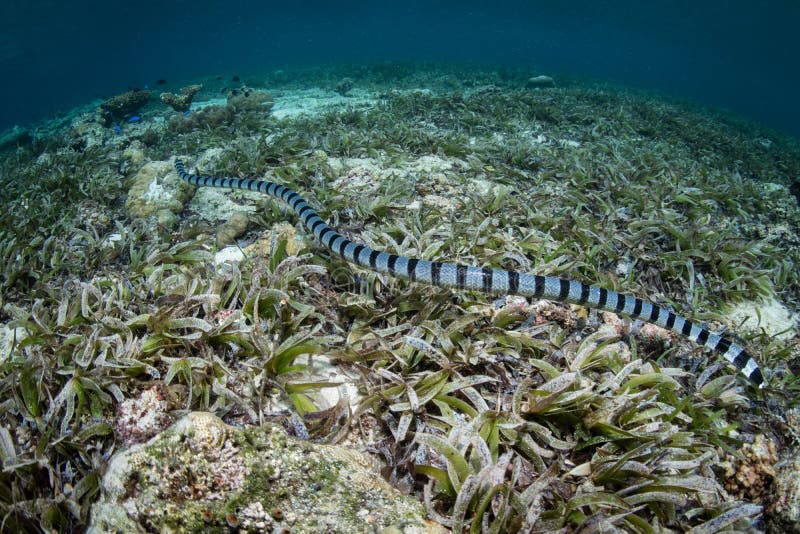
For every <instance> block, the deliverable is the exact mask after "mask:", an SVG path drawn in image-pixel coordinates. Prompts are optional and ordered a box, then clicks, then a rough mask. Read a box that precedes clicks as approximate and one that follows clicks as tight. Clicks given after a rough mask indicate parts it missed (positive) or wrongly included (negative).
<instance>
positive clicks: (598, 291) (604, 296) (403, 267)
mask: <svg viewBox="0 0 800 534" xmlns="http://www.w3.org/2000/svg"><path fill="white" fill-rule="evenodd" d="M175 170H176V171H178V175H179V176H180V177H181V178H182V179H183V180H185V181H187V182H189V183H190V184H192V185H199V186H207V187H223V188H230V189H244V190H247V191H260V192H261V193H266V194H267V195H270V196H273V197H276V198H279V199H281V200H283V201H284V202H286V203H287V204H289V206H291V207H292V209H293V210H294V211H295V212H296V213H297V215H298V216H299V217H300V219H301V220H302V221H303V224H305V225H306V228H308V230H309V231H310V232H311V233H312V234H314V236H315V237H316V238H317V239H318V240H319V241H320V242H321V243H322V244H323V245H324V246H325V247H327V248H328V249H329V250H330V251H331V252H333V253H334V254H337V255H339V256H341V257H342V258H344V259H345V260H347V261H349V262H352V263H355V264H358V265H360V266H362V267H365V268H367V269H371V270H373V271H377V272H379V273H384V274H388V275H391V276H395V277H398V278H403V279H405V280H411V281H415V282H424V283H427V284H432V285H435V286H440V287H454V288H458V289H471V290H475V291H482V292H484V293H498V294H508V295H521V296H524V297H534V298H543V299H550V300H557V301H559V302H571V303H574V304H580V305H586V306H590V307H593V308H599V309H601V310H608V311H612V312H616V313H622V314H625V315H627V316H629V317H632V318H640V319H642V320H644V321H647V322H649V323H652V324H656V325H658V326H661V327H663V328H667V329H668V330H672V331H673V332H677V333H678V334H681V335H683V336H686V337H688V338H689V339H691V340H692V341H694V342H695V343H697V344H699V345H702V346H704V347H706V348H708V349H711V350H713V351H715V352H717V353H718V354H720V355H721V356H722V357H723V358H724V359H725V360H727V361H728V362H730V363H732V364H733V365H734V366H735V367H736V368H737V369H739V370H740V371H741V372H742V373H743V374H744V375H745V376H746V377H748V378H749V379H750V380H752V381H753V382H754V383H755V384H756V385H757V386H759V387H760V388H763V387H764V386H765V385H766V383H765V382H764V378H763V376H762V375H761V370H760V369H759V367H758V363H757V362H756V360H755V359H754V358H753V357H752V356H750V355H749V354H748V353H747V352H746V351H745V350H744V349H743V348H742V347H741V346H740V345H738V344H737V343H735V342H733V341H731V340H730V339H728V338H726V337H723V336H721V335H719V334H715V333H714V332H711V331H710V330H707V329H706V328H703V327H701V326H698V325H696V324H694V323H692V322H691V321H689V320H688V319H686V318H684V317H681V316H680V315H676V314H675V313H673V312H671V311H669V310H667V309H665V308H662V307H660V306H656V305H655V304H651V303H649V302H645V301H643V300H642V299H640V298H637V297H633V296H630V295H623V294H620V293H617V292H616V291H609V290H607V289H603V288H601V287H596V286H592V285H589V284H584V283H583V282H576V281H573V280H565V279H563V278H557V277H553V276H540V275H538V274H528V273H519V272H516V271H505V270H499V269H489V268H487V267H469V266H466V265H458V264H453V263H441V262H438V261H426V260H419V259H416V258H407V257H405V256H398V255H396V254H389V253H388V252H379V251H377V250H372V249H371V248H369V247H368V246H366V245H364V244H361V243H357V242H354V241H350V240H349V239H347V238H346V237H344V236H342V235H341V234H339V233H338V232H336V230H334V229H333V228H331V227H330V226H328V225H327V224H326V223H325V221H323V220H322V218H320V216H319V215H318V214H317V212H316V211H315V210H314V209H313V208H312V207H311V206H309V205H308V203H307V202H306V201H305V200H304V199H303V197H301V196H300V195H298V194H297V193H296V192H295V191H293V190H292V189H289V188H288V187H286V186H284V185H280V184H276V183H274V182H269V181H265V180H254V179H251V178H219V177H214V176H197V175H194V174H189V173H188V172H186V169H185V167H184V165H183V161H182V160H180V159H176V160H175Z"/></svg>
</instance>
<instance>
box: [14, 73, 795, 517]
mask: <svg viewBox="0 0 800 534" xmlns="http://www.w3.org/2000/svg"><path fill="white" fill-rule="evenodd" d="M541 74H543V73H539V72H531V71H522V70H513V69H506V68H496V69H487V68H467V67H453V66H432V65H411V64H393V63H387V64H380V65H359V66H337V67H325V68H304V69H284V70H274V71H269V72H262V73H239V74H238V75H237V76H235V77H234V75H233V74H232V73H224V74H222V75H219V76H217V75H213V76H210V77H209V78H207V79H202V80H191V81H186V83H173V81H172V80H159V81H153V82H151V83H150V84H149V85H150V87H149V89H145V88H139V90H132V91H128V92H121V94H120V95H117V96H115V97H111V98H108V99H104V100H101V101H96V102H91V103H89V104H87V105H86V106H85V107H84V108H82V109H75V110H70V111H68V112H65V113H64V114H62V115H60V116H58V117H54V118H52V119H51V120H48V121H45V122H42V123H39V124H35V125H29V126H25V127H19V128H16V129H14V130H11V131H9V132H6V133H5V134H4V135H2V136H0V180H2V187H0V198H1V199H2V210H3V217H2V220H0V255H1V257H2V265H3V269H2V273H0V285H2V296H1V297H0V299H1V302H0V307H1V310H2V312H1V313H2V316H1V317H0V322H1V323H2V324H0V392H2V394H1V395H0V458H2V465H3V471H2V474H0V516H2V524H1V525H0V526H1V527H2V530H4V531H9V532H11V531H15V532H19V531H33V532H35V531H48V532H50V531H83V530H85V529H87V528H88V527H89V525H90V523H91V524H92V527H91V528H92V529H93V530H94V531H98V532H99V531H104V530H117V531H136V530H138V531H141V532H167V531H169V532H179V531H219V532H225V531H231V532H233V531H247V532H272V531H279V530H280V529H282V528H283V529H287V530H288V531H292V532H325V531H342V532H352V531H361V532H386V533H393V532H402V531H405V532H421V531H426V530H427V531H429V532H437V531H441V530H442V528H443V527H444V528H447V529H452V530H453V531H461V530H471V531H473V532H479V531H486V532H515V531H525V532H543V531H550V532H552V531H561V532H594V531H598V532H611V531H616V530H619V531H630V532H678V531H686V530H689V529H694V530H692V532H697V533H701V532H702V533H705V532H717V531H719V530H725V529H728V530H738V531H745V530H746V531H751V530H766V529H771V530H775V531H782V530H786V529H795V530H797V529H798V528H800V487H798V482H797V474H798V473H797V472H798V469H799V468H800V457H798V453H797V440H798V435H799V433H800V422H799V421H800V418H799V416H800V412H798V409H797V400H798V391H799V390H800V382H799V381H798V380H797V379H796V377H795V374H794V370H795V368H796V366H797V365H798V361H800V360H799V359H798V358H800V349H798V337H797V318H796V315H795V313H796V312H797V311H798V308H799V307H800V304H799V303H800V275H798V265H800V232H799V231H798V229H799V228H800V204H799V202H800V145H799V144H798V141H797V140H795V139H791V138H788V137H786V136H783V135H781V134H779V133H777V132H774V131H770V130H768V129H765V128H762V127H759V126H758V125H755V124H751V123H748V122H746V121H744V120H741V119H738V118H736V117H732V116H730V115H728V114H725V113H722V112H716V111H711V110H708V109H704V108H701V107H699V106H696V105H693V104H690V103H685V102H677V101H674V100H670V99H668V98H666V97H663V96H659V95H654V94H645V93H642V92H635V91H631V90H629V89H624V88H620V87H615V86H610V85H604V84H598V83H594V82H591V81H587V80H580V79H574V78H569V77H565V76H554V79H552V80H551V79H548V78H541V77H539V78H536V76H537V75H541ZM544 74H547V73H544ZM191 85H202V88H199V87H193V88H192V87H190V86H191ZM184 87H186V89H185V90H184V91H183V92H181V89H182V88H184ZM161 93H171V94H173V96H172V97H163V98H161V97H160V95H161ZM754 98H757V96H754ZM175 157H180V158H183V159H184V160H186V161H187V164H188V165H189V167H190V168H191V169H192V170H193V171H194V169H199V171H200V172H202V173H205V174H214V175H222V176H237V177H255V178H262V179H264V178H265V179H268V180H273V181H276V182H279V183H282V184H286V185H288V186H290V187H292V188H294V189H296V190H297V191H298V192H299V193H301V194H302V195H303V196H304V197H305V198H306V199H307V200H308V201H309V203H310V204H312V205H313V206H314V208H315V209H317V210H318V212H319V213H320V215H321V216H322V217H324V218H325V219H327V220H328V221H329V223H330V224H331V225H332V226H334V227H335V228H337V229H338V230H339V231H340V232H341V233H343V234H344V235H346V236H348V237H349V238H351V239H354V240H357V241H361V242H364V243H366V244H368V245H369V246H370V247H372V248H374V249H377V250H386V251H389V252H393V253H396V254H402V255H406V256H412V257H418V258H424V259H428V260H439V261H455V262H460V263H466V264H472V265H481V266H491V267H495V268H507V269H515V270H518V271H527V272H535V273H539V274H549V275H559V276H563V277H568V278H572V279H576V280H581V281H584V282H588V283H592V284H596V285H599V286H602V287H605V288H608V289H614V290H617V291H622V292H625V293H630V294H634V295H636V296H639V297H642V298H645V299H647V300H649V301H651V302H654V303H658V304H661V305H663V306H666V307H668V308H670V309H672V310H674V311H676V312H680V313H682V314H684V315H687V316H688V317H690V318H692V319H694V320H697V321H698V322H700V323H705V324H707V325H709V326H710V327H711V328H712V329H715V330H727V331H728V333H730V334H731V335H733V336H736V338H737V339H738V340H739V341H740V342H742V343H743V344H744V345H745V346H746V347H747V348H748V350H749V351H750V352H752V353H753V354H754V355H756V356H757V357H758V359H759V361H760V363H761V365H762V367H763V368H764V369H765V374H766V376H767V378H768V380H769V387H767V388H765V389H764V390H758V389H757V388H756V387H754V386H753V385H752V384H750V383H748V382H747V380H746V379H745V378H744V377H742V376H740V375H738V374H737V373H736V370H735V369H733V368H732V367H730V366H729V365H726V364H724V363H720V361H719V359H718V358H717V357H716V356H715V355H713V354H708V353H706V352H704V351H703V350H701V349H700V348H698V347H697V346H696V345H693V344H692V343H691V342H690V341H688V340H686V339H683V338H681V337H680V336H677V335H674V334H671V333H669V332H666V331H664V330H662V329H660V328H657V327H653V326H650V325H643V324H641V323H640V322H638V321H630V320H628V319H625V318H624V317H619V316H616V315H614V314H611V313H598V312H596V311H593V310H587V309H583V308H580V307H575V306H567V305H562V304H557V303H551V302H545V301H538V302H536V301H534V302H531V301H529V300H526V299H524V298H518V297H503V296H500V297H496V296H495V297H493V296H487V295H483V294H478V293H472V292H460V291H454V290H446V289H440V288H435V287H430V286H426V285H424V284H419V283H408V282H402V281H396V280H392V279H388V278H387V277H385V276H384V275H380V274H376V273H373V272H369V271H368V270H364V269H362V268H355V267H352V266H350V265H348V264H346V263H344V262H343V261H342V260H340V259H338V258H337V257H335V256H333V255H332V254H331V253H329V252H328V251H327V250H325V249H324V248H323V247H321V245H319V244H318V243H317V242H315V241H314V240H313V239H310V238H309V236H308V234H307V233H306V232H305V231H304V228H303V227H302V225H301V223H300V222H299V219H298V217H297V216H296V215H295V214H294V213H293V212H292V211H291V210H290V209H288V208H287V207H286V206H285V205H283V204H281V203H280V202H278V201H274V200H271V199H268V198H266V197H264V196H262V195H259V194H255V193H250V192H242V191H233V192H230V191H223V190H220V189H210V188H202V189H196V188H193V187H190V186H188V184H186V183H184V182H182V181H180V179H179V178H178V176H177V175H176V173H175V170H174V168H173V162H174V159H175ZM197 412H201V413H197ZM202 412H211V413H213V414H215V415H216V416H217V417H219V418H221V420H220V419H217V418H216V417H211V416H210V415H208V414H203V413H202ZM187 414H190V415H188V416H187ZM177 421H180V424H179V425H177V426H175V427H173V428H172V429H171V430H168V431H166V432H165V429H167V428H168V427H169V426H170V425H172V424H173V423H175V422H177ZM197 421H203V425H201V426H197V425H196V424H195V423H194V422H197ZM223 421H224V422H225V423H227V424H223ZM276 423H277V424H276ZM276 433H277V434H276ZM276 436H278V437H276ZM276 439H277V441H274V440H276ZM287 440H288V441H287ZM274 443H280V445H273V444H274ZM287 443H288V444H287ZM325 444H327V445H325ZM284 449H285V450H286V451H287V454H289V452H291V455H290V456H291V457H289V456H287V457H283V456H281V455H280V451H282V450H284ZM259 451H260V452H259ZM351 456H352V458H353V462H354V463H352V464H351V463H349V462H350V459H349V458H351ZM265 458H268V459H269V460H268V461H267V459H265ZM109 465H113V468H109ZM370 473H371V474H370ZM382 479H383V480H382ZM386 482H388V484H386ZM93 505H95V506H94V511H93V510H92V507H93Z"/></svg>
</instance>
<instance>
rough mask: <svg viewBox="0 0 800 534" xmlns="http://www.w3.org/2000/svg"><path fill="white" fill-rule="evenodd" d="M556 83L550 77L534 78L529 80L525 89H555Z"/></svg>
mask: <svg viewBox="0 0 800 534" xmlns="http://www.w3.org/2000/svg"><path fill="white" fill-rule="evenodd" d="M555 85H556V82H555V80H553V78H551V77H550V76H532V77H531V78H528V81H527V82H526V83H525V87H526V88H528V89H537V88H540V87H555Z"/></svg>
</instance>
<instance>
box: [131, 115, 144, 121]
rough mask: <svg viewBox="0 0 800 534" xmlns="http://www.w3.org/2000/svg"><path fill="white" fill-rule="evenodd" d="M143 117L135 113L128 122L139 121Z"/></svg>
mask: <svg viewBox="0 0 800 534" xmlns="http://www.w3.org/2000/svg"><path fill="white" fill-rule="evenodd" d="M140 120H142V118H141V117H140V116H139V115H134V116H132V117H131V118H129V119H128V122H139V121H140Z"/></svg>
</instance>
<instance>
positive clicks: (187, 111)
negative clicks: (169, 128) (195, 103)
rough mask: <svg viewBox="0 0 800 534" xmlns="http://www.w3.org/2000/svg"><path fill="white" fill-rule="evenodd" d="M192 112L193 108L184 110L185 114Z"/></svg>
mask: <svg viewBox="0 0 800 534" xmlns="http://www.w3.org/2000/svg"><path fill="white" fill-rule="evenodd" d="M190 112H191V110H190V109H187V110H186V111H184V112H183V114H184V115H188V114H189V113H190Z"/></svg>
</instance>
